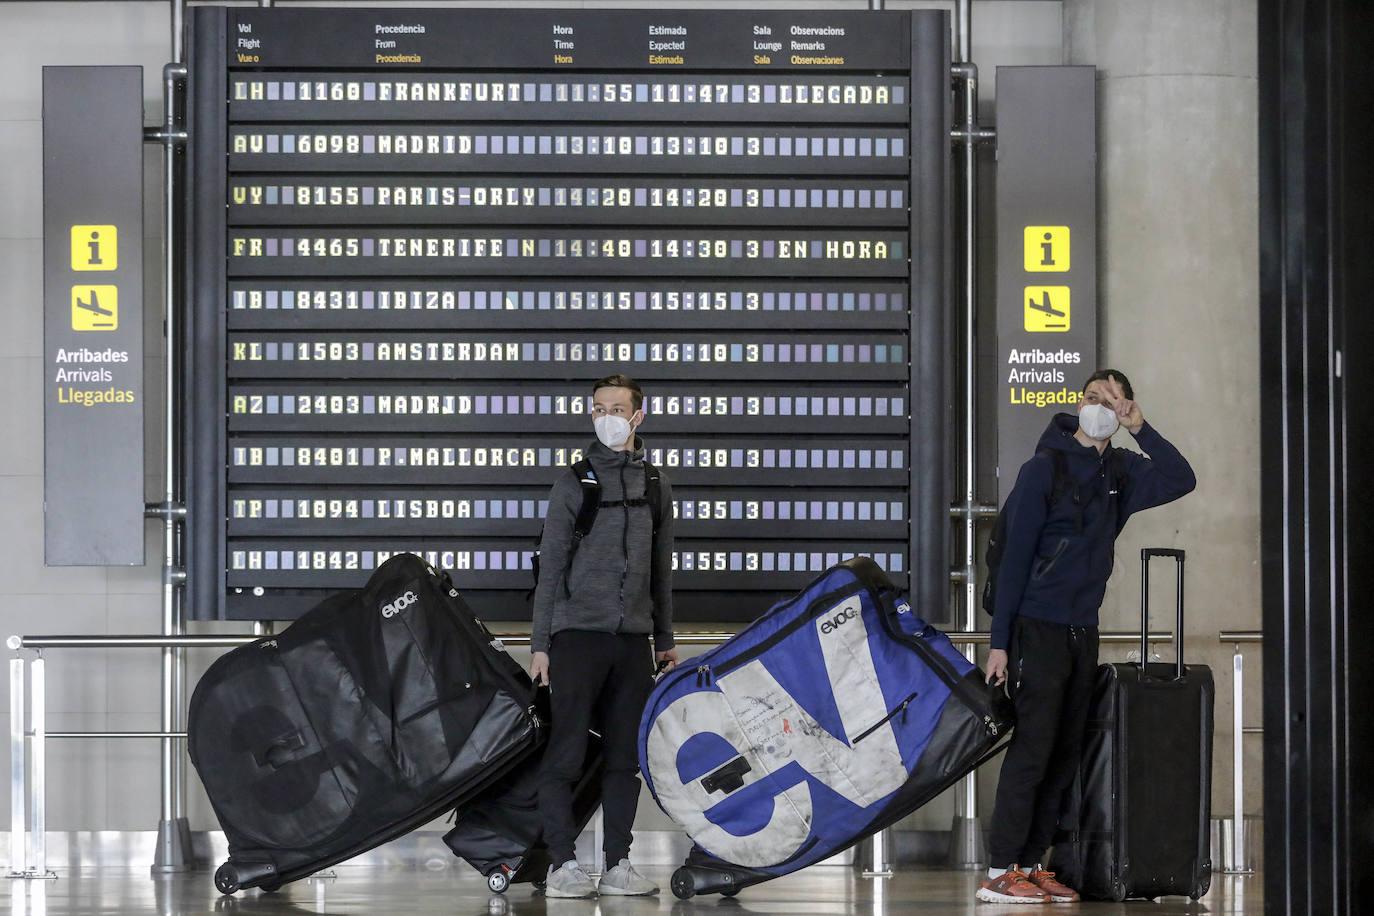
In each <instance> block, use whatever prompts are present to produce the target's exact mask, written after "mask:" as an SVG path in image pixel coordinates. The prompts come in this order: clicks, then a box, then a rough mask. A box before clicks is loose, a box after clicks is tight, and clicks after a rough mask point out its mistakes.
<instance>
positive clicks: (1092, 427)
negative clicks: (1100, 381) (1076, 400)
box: [1078, 404, 1121, 441]
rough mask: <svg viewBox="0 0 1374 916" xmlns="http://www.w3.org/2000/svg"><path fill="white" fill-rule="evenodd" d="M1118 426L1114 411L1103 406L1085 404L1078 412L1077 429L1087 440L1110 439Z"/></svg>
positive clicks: (1118, 422) (1119, 423)
mask: <svg viewBox="0 0 1374 916" xmlns="http://www.w3.org/2000/svg"><path fill="white" fill-rule="evenodd" d="M1120 425H1121V421H1120V420H1118V419H1117V417H1116V411H1114V410H1112V409H1111V408H1110V407H1107V406H1106V405H1105V404H1085V405H1084V406H1083V409H1082V410H1080V411H1079V412H1078V428H1079V429H1081V430H1083V433H1084V435H1086V436H1087V437H1088V438H1089V439H1097V440H1098V441H1101V440H1103V439H1110V438H1111V437H1112V434H1113V433H1115V432H1116V430H1117V427H1119V426H1120Z"/></svg>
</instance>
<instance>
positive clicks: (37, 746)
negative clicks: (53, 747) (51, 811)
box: [28, 655, 57, 878]
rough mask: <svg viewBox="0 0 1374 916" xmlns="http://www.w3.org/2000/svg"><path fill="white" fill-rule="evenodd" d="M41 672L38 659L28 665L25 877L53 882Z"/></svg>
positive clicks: (44, 690) (44, 684) (44, 683)
mask: <svg viewBox="0 0 1374 916" xmlns="http://www.w3.org/2000/svg"><path fill="white" fill-rule="evenodd" d="M44 669H45V665H44V662H43V656H41V655H40V656H38V657H37V658H35V659H34V660H33V661H32V662H31V663H30V664H29V683H30V684H31V686H32V688H33V689H32V691H31V693H30V696H29V707H30V709H31V710H32V711H33V737H32V739H31V740H32V745H31V746H30V748H29V756H30V757H31V759H32V763H33V767H32V771H31V772H30V775H29V782H30V789H31V791H30V798H31V799H32V802H33V804H32V805H31V806H30V810H29V848H30V857H31V859H32V867H31V868H30V869H28V875H29V877H34V878H56V877H57V876H56V875H55V874H53V873H52V872H50V871H48V810H47V809H48V774H47V770H48V751H47V733H48V720H47V716H48V704H47V700H46V693H47V681H46V675H45V671H44Z"/></svg>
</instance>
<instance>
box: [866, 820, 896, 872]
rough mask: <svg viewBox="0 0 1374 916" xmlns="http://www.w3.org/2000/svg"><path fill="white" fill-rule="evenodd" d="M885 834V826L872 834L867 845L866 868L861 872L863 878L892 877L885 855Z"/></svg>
mask: <svg viewBox="0 0 1374 916" xmlns="http://www.w3.org/2000/svg"><path fill="white" fill-rule="evenodd" d="M887 835H888V834H887V828H886V827H884V828H883V829H882V830H879V831H878V832H877V833H875V834H873V842H872V844H871V845H870V846H869V859H868V869H867V870H866V871H864V873H863V876H864V877H865V878H891V877H892V864H891V863H890V862H889V861H888V856H887Z"/></svg>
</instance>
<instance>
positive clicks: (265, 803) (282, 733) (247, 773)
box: [187, 554, 545, 894]
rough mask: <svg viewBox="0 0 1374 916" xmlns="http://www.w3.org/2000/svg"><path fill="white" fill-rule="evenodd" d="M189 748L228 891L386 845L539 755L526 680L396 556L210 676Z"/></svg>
mask: <svg viewBox="0 0 1374 916" xmlns="http://www.w3.org/2000/svg"><path fill="white" fill-rule="evenodd" d="M187 731H188V750H189V753H190V756H191V762H192V763H193V764H194V765H195V767H196V770H197V771H198V772H199V774H200V778H201V781H202V782H203V783H204V785H205V790H206V793H207V794H208V795H209V797H210V802H211V804H212V805H213V806H214V809H215V814H216V816H217V817H218V818H219V821H220V824H221V825H222V826H223V828H224V833H225V836H226V837H227V839H228V841H229V860H228V861H227V862H225V863H224V864H223V865H222V866H220V868H219V870H218V871H217V872H216V873H215V886H216V887H218V888H219V890H220V891H222V892H223V893H226V894H232V893H233V892H234V891H236V890H238V889H239V888H240V887H254V886H261V887H263V888H264V889H267V890H273V889H275V888H277V887H279V886H281V885H282V884H284V883H286V882H288V881H294V880H296V879H298V878H303V877H306V876H307V875H309V874H311V873H313V872H316V871H318V870H319V869H321V868H325V867H327V866H329V865H333V864H335V863H337V862H341V861H343V860H345V859H348V858H350V857H352V856H354V855H357V854H358V853H360V852H363V851H365V850H367V849H370V848H372V847H374V846H378V845H380V844H382V843H384V842H387V841H388V840H391V839H394V838H395V837H398V836H400V835H402V834H403V833H406V832H407V831H409V830H412V829H414V828H415V827H418V826H420V825H421V824H424V823H426V822H428V821H430V820H432V819H433V818H435V817H438V816H440V815H442V814H443V813H444V811H446V810H448V809H450V808H452V807H453V806H454V805H455V804H456V803H458V802H460V801H461V800H463V799H464V798H466V797H468V796H470V795H473V794H476V793H478V792H480V791H481V790H482V789H484V788H486V787H487V786H488V785H490V784H491V783H492V782H493V781H494V780H496V779H499V778H500V777H501V776H502V775H504V773H505V772H506V771H507V770H508V769H509V768H510V767H511V766H512V765H514V764H516V763H518V762H519V761H520V760H521V759H522V758H524V757H526V756H528V755H529V754H530V753H531V752H533V751H535V750H536V749H537V748H538V745H539V743H540V742H541V741H542V740H543V737H544V732H545V729H543V728H541V727H540V724H539V718H538V716H537V714H536V712H535V709H534V689H533V686H532V685H531V683H530V680H529V677H528V676H527V675H526V674H525V672H524V670H523V669H522V668H521V667H520V665H518V664H517V663H516V662H515V661H514V660H513V659H511V658H510V657H509V655H507V654H506V651H505V648H504V647H503V646H502V645H501V643H500V642H499V641H498V640H495V639H493V638H492V636H491V634H490V633H488V632H487V630H486V628H485V627H484V626H482V623H481V621H479V620H477V619H476V618H475V617H474V616H473V615H472V613H471V611H470V610H469V609H468V607H467V605H466V604H465V603H464V602H463V600H462V598H461V596H460V595H459V594H458V591H457V590H456V589H455V588H453V586H452V585H451V584H450V583H449V581H448V577H447V576H446V575H444V574H443V573H442V572H440V571H437V570H435V569H434V568H433V567H430V566H429V565H427V564H426V563H425V562H424V561H423V560H421V559H420V558H419V557H417V556H415V555H413V554H402V555H399V556H396V557H392V558H391V559H390V560H388V561H386V562H385V563H383V564H382V565H381V566H380V567H378V568H377V570H376V572H375V573H374V574H373V575H372V578H371V579H370V580H369V581H368V583H367V585H366V586H364V587H363V588H361V589H358V590H357V591H351V592H341V593H339V594H337V595H333V596H331V597H329V598H327V599H325V600H324V601H323V602H321V603H320V604H319V605H317V606H316V607H314V608H312V609H311V610H309V611H307V612H306V613H305V614H304V615H303V616H302V617H301V618H300V619H299V620H297V621H296V622H295V623H293V624H292V625H291V626H290V627H288V628H287V629H286V630H284V631H282V633H281V634H279V635H277V636H272V637H267V638H264V639H259V640H257V641H255V642H252V643H249V644H248V645H246V646H241V647H239V648H237V649H235V650H233V651H232V652H229V653H227V654H226V655H224V656H222V657H221V658H219V659H218V660H216V661H215V663H214V664H212V665H211V666H210V668H209V670H208V671H206V673H205V676H204V677H203V678H201V681H200V683H199V684H197V685H196V689H195V693H194V694H193V695H192V697H191V703H190V710H189V725H188V729H187Z"/></svg>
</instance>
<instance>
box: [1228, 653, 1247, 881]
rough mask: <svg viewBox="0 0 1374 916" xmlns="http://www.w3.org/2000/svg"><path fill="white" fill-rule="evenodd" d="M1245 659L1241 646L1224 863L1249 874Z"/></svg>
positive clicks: (1234, 668)
mask: <svg viewBox="0 0 1374 916" xmlns="http://www.w3.org/2000/svg"><path fill="white" fill-rule="evenodd" d="M1244 664H1245V656H1244V655H1243V654H1241V651H1240V643H1236V645H1235V654H1234V655H1233V656H1232V657H1231V779H1232V783H1231V805H1232V807H1231V848H1230V849H1229V850H1227V853H1228V855H1227V857H1226V861H1225V862H1224V863H1223V864H1224V867H1225V869H1226V871H1227V872H1230V873H1233V874H1249V873H1250V869H1249V868H1248V867H1247V866H1246V864H1245V861H1246V860H1245V741H1244V738H1245V699H1244V698H1245V693H1244V671H1243V667H1244Z"/></svg>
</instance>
